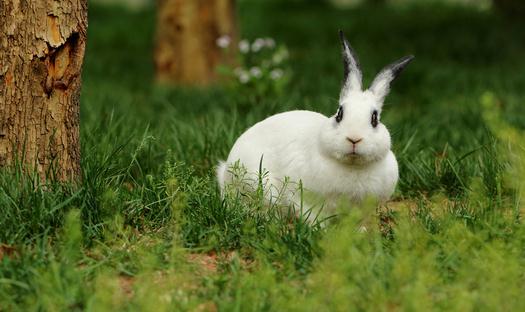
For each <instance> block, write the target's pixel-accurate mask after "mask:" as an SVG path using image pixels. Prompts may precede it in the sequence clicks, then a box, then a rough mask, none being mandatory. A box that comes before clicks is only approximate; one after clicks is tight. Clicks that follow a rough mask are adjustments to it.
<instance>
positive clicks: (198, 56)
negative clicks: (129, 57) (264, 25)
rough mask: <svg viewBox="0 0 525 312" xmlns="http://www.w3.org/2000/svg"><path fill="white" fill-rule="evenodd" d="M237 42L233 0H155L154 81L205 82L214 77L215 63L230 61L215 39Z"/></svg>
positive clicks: (207, 82) (213, 79)
mask: <svg viewBox="0 0 525 312" xmlns="http://www.w3.org/2000/svg"><path fill="white" fill-rule="evenodd" d="M224 35H227V36H229V37H230V38H232V45H234V44H235V42H236V41H237V40H236V39H237V30H236V18H235V1H234V0H159V1H158V18H157V44H156V50H155V65H156V73H157V81H159V82H161V83H178V84H198V85H203V84H209V83H211V82H213V81H215V80H216V79H217V73H216V66H217V65H219V64H221V63H223V62H226V63H227V62H230V61H231V59H232V55H233V53H234V49H230V50H229V53H225V51H223V50H222V49H220V48H219V47H218V46H217V44H216V41H217V38H219V37H221V36H224Z"/></svg>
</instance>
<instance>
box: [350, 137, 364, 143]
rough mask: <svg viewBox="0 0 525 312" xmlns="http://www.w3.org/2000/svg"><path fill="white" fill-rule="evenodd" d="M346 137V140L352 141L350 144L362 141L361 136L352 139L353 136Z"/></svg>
mask: <svg viewBox="0 0 525 312" xmlns="http://www.w3.org/2000/svg"><path fill="white" fill-rule="evenodd" d="M346 139H347V140H348V141H350V142H352V144H357V143H359V142H361V141H363V138H359V139H353V138H349V137H347V138H346Z"/></svg>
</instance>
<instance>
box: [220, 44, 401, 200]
mask: <svg viewBox="0 0 525 312" xmlns="http://www.w3.org/2000/svg"><path fill="white" fill-rule="evenodd" d="M342 40H343V56H344V58H345V66H346V67H347V70H345V83H344V85H343V90H342V92H341V98H340V101H339V105H340V107H341V108H340V109H342V110H343V111H342V119H340V120H339V121H338V120H337V119H336V118H335V116H337V114H336V115H335V116H332V117H326V116H324V115H322V114H319V113H316V112H311V111H301V110H298V111H290V112H285V113H280V114H277V115H273V116H270V117H268V118H266V119H265V120H263V121H261V122H258V123H257V124H255V125H254V126H252V127H251V128H249V129H248V130H247V131H246V132H244V133H243V134H242V135H241V136H240V137H239V138H238V139H237V141H236V142H235V144H234V146H233V148H232V149H231V151H230V154H229V156H228V159H227V161H226V162H221V163H220V164H219V167H218V169H217V178H218V181H219V185H220V187H221V190H223V189H224V188H225V187H226V185H227V184H229V183H231V182H232V181H233V179H234V175H233V174H232V172H231V171H230V170H229V169H228V168H230V167H231V166H232V165H233V164H235V163H236V162H240V164H241V165H242V166H243V167H244V168H245V169H246V171H247V174H248V175H249V177H248V178H247V179H244V181H245V183H248V184H251V185H249V187H250V188H251V189H256V188H257V185H258V183H259V182H260V181H259V179H258V176H259V174H260V173H259V170H260V166H261V165H262V168H263V172H265V175H264V185H265V186H266V187H267V188H269V189H270V191H268V192H265V194H267V196H268V197H269V198H268V199H269V200H272V199H274V198H275V197H276V196H277V195H278V194H277V193H278V190H281V189H282V187H283V184H284V183H285V178H289V179H290V180H291V181H292V182H299V181H300V182H301V183H302V186H303V188H304V189H306V190H309V191H312V192H314V193H316V194H320V195H322V196H323V197H324V198H326V199H328V200H331V201H332V202H333V201H334V200H339V199H340V198H341V197H346V198H348V199H349V200H351V201H353V202H358V201H361V200H362V199H363V198H365V197H367V196H374V197H377V198H378V199H380V200H382V201H386V200H388V199H389V198H390V196H391V195H392V193H393V192H394V189H395V186H396V183H397V180H398V166H397V161H396V158H395V156H394V154H393V153H392V151H391V150H390V145H391V143H390V134H389V132H388V130H387V129H386V127H385V126H384V125H383V124H382V123H380V122H378V124H377V125H376V126H375V127H374V126H373V125H372V124H371V118H372V117H371V116H372V114H373V112H374V111H376V112H377V116H378V121H379V116H380V113H381V108H382V105H383V99H384V97H385V96H386V94H387V93H388V88H389V85H390V82H391V81H392V80H393V79H394V78H395V76H396V75H397V74H398V73H399V71H400V70H401V69H402V67H404V66H405V65H406V64H407V63H408V62H409V61H410V60H411V58H405V59H402V60H400V61H401V63H400V62H396V63H394V64H392V65H390V66H388V67H386V68H385V69H384V70H383V71H382V72H381V73H380V74H379V75H378V76H377V78H376V79H375V80H374V82H373V84H372V86H371V88H370V90H365V91H362V90H361V71H360V69H359V65H358V62H357V59H356V58H355V56H354V55H353V52H352V50H351V48H350V46H349V45H348V42H347V41H346V39H344V37H342ZM400 64H401V65H400ZM396 66H398V67H396ZM399 67H400V68H399ZM359 139H361V141H360V142H358V143H356V144H353V143H352V142H351V141H350V140H353V141H358V140H359ZM272 187H273V191H272V190H271V189H272ZM284 198H285V199H286V200H289V201H292V202H296V203H297V202H298V200H299V198H298V193H297V192H294V190H291V189H290V190H289V194H288V195H286V194H285V197H284Z"/></svg>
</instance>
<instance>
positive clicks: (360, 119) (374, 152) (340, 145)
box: [320, 31, 414, 165]
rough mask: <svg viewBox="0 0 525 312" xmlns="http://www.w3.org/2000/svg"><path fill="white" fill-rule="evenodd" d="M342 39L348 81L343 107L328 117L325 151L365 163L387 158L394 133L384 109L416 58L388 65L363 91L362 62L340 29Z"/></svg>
mask: <svg viewBox="0 0 525 312" xmlns="http://www.w3.org/2000/svg"><path fill="white" fill-rule="evenodd" d="M339 34H340V36H341V42H342V50H343V63H344V82H343V87H342V90H341V94H340V98H339V108H338V109H337V112H336V114H335V115H334V116H332V117H330V118H328V121H327V122H326V123H325V125H324V127H323V129H322V131H321V134H320V141H321V148H322V151H323V152H324V153H325V154H327V155H329V156H330V157H333V158H336V159H337V160H339V161H341V162H344V163H348V164H355V165H364V164H368V163H371V162H374V161H377V160H380V159H382V158H383V157H385V156H386V155H387V153H388V151H389V150H390V134H389V132H388V130H387V128H386V127H385V126H384V125H383V124H382V123H381V108H382V107H383V102H384V99H385V97H386V96H387V94H388V92H389V90H390V83H391V82H392V81H393V80H394V79H395V78H396V77H397V75H399V73H400V72H401V71H402V70H403V68H404V67H405V66H406V65H407V64H408V63H410V61H412V59H413V58H414V57H413V56H406V57H403V58H402V59H400V60H398V61H396V62H394V63H392V64H390V65H388V66H386V67H385V68H384V69H383V70H381V72H379V74H378V75H377V76H376V77H375V79H374V81H373V82H372V84H371V86H370V88H368V89H367V90H363V86H362V73H361V69H360V68H359V62H358V60H357V57H356V56H355V53H354V52H353V50H352V48H351V46H350V44H349V43H348V41H347V40H346V38H345V37H344V35H343V32H342V31H340V32H339Z"/></svg>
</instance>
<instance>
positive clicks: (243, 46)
mask: <svg viewBox="0 0 525 312" xmlns="http://www.w3.org/2000/svg"><path fill="white" fill-rule="evenodd" d="M239 51H241V53H242V54H246V53H248V52H250V42H249V41H248V40H246V39H243V40H241V41H240V42H239Z"/></svg>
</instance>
